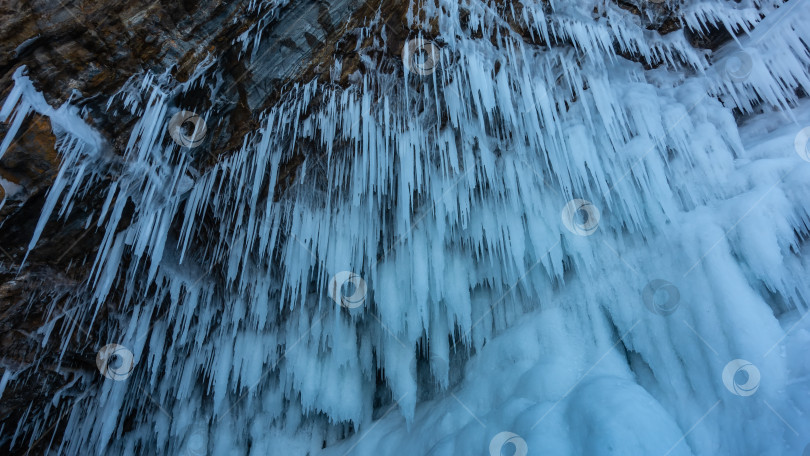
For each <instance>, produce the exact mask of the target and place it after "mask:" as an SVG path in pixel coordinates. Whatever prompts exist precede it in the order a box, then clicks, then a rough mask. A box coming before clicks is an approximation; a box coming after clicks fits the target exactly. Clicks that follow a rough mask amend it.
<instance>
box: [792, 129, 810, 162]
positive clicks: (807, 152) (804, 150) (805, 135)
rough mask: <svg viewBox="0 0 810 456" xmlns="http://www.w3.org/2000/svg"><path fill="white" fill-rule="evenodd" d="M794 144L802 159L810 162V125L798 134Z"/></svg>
mask: <svg viewBox="0 0 810 456" xmlns="http://www.w3.org/2000/svg"><path fill="white" fill-rule="evenodd" d="M793 146H794V147H795V148H796V153H797V154H799V157H801V158H802V160H804V161H808V162H810V149H808V146H810V127H805V128H802V130H801V131H800V132H799V134H797V135H796V139H795V140H794V141H793Z"/></svg>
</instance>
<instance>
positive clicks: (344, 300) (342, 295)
mask: <svg viewBox="0 0 810 456" xmlns="http://www.w3.org/2000/svg"><path fill="white" fill-rule="evenodd" d="M351 288H354V291H353V292H352V290H351ZM349 292H351V294H348V293H349ZM328 293H329V297H330V298H332V300H333V301H335V302H336V303H338V304H340V305H341V306H343V307H345V308H347V309H354V308H357V307H360V306H362V305H363V303H365V301H366V281H365V280H363V278H362V277H360V276H359V275H357V274H355V273H353V272H350V271H340V272H338V273H337V274H335V276H334V277H332V280H330V281H329V290H328Z"/></svg>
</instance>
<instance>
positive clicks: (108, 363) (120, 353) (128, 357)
mask: <svg viewBox="0 0 810 456" xmlns="http://www.w3.org/2000/svg"><path fill="white" fill-rule="evenodd" d="M134 358H135V356H134V355H133V354H132V352H131V351H129V349H128V348H126V347H124V346H123V345H118V344H108V345H105V346H103V347H101V350H99V351H98V354H96V366H97V367H98V371H99V372H101V375H103V376H105V377H107V378H109V379H110V380H126V379H127V378H129V376H130V375H131V374H132V370H133V369H134V368H135V363H134V361H133V360H134Z"/></svg>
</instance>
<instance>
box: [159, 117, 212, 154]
mask: <svg viewBox="0 0 810 456" xmlns="http://www.w3.org/2000/svg"><path fill="white" fill-rule="evenodd" d="M207 131H208V126H207V125H206V124H205V121H204V120H203V118H202V117H200V116H198V115H197V114H196V113H193V112H191V111H180V112H178V113H176V114H175V115H173V116H172V118H171V119H170V120H169V135H171V137H172V139H173V140H174V142H175V143H177V144H178V145H180V146H181V147H188V148H193V147H197V146H199V145H200V144H202V142H203V141H204V140H205V133H206V132H207Z"/></svg>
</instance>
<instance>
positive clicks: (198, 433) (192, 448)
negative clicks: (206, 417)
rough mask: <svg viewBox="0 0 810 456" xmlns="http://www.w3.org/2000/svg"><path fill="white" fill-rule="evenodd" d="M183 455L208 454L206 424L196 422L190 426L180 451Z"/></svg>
mask: <svg viewBox="0 0 810 456" xmlns="http://www.w3.org/2000/svg"><path fill="white" fill-rule="evenodd" d="M180 454H181V455H183V456H205V455H206V454H208V426H207V425H204V424H198V425H196V426H194V427H193V428H191V434H189V436H188V439H187V440H186V444H185V445H183V450H182V452H181V453H180Z"/></svg>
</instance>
